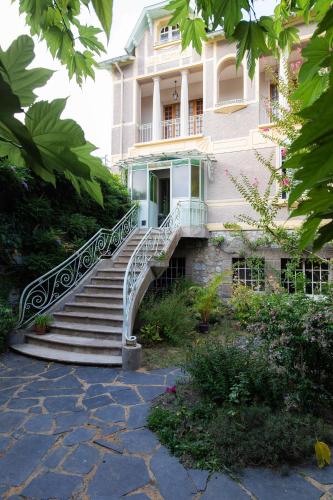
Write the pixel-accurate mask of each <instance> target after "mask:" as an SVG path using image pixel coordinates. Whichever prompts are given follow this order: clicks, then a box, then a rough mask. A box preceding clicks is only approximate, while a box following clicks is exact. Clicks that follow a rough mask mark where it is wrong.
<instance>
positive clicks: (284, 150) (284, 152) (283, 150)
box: [281, 148, 287, 158]
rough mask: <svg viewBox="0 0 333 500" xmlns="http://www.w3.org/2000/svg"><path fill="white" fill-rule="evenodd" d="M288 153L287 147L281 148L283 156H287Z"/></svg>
mask: <svg viewBox="0 0 333 500" xmlns="http://www.w3.org/2000/svg"><path fill="white" fill-rule="evenodd" d="M286 154H287V149H286V148H281V156H282V158H285V156H286Z"/></svg>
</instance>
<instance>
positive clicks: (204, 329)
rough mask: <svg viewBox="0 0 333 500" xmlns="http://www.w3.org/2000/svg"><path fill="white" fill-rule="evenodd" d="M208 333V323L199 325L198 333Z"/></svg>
mask: <svg viewBox="0 0 333 500" xmlns="http://www.w3.org/2000/svg"><path fill="white" fill-rule="evenodd" d="M208 331H209V323H204V322H201V323H199V332H200V333H208Z"/></svg>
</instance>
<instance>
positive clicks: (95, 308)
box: [64, 301, 123, 314]
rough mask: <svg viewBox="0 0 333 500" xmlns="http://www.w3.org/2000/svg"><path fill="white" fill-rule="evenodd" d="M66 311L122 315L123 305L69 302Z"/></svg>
mask: <svg viewBox="0 0 333 500" xmlns="http://www.w3.org/2000/svg"><path fill="white" fill-rule="evenodd" d="M64 310H65V311H72V312H79V313H86V312H87V313H90V312H92V313H97V314H122V311H123V304H114V303H113V304H105V303H102V302H97V303H96V302H94V303H89V302H88V301H87V302H67V304H66V305H65V308H64Z"/></svg>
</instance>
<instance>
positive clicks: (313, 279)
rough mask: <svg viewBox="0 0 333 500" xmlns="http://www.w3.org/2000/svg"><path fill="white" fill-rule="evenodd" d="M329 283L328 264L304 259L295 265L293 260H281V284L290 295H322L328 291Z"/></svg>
mask: <svg viewBox="0 0 333 500" xmlns="http://www.w3.org/2000/svg"><path fill="white" fill-rule="evenodd" d="M328 283H329V266H328V262H320V261H316V260H312V259H302V260H300V261H299V262H297V264H296V265H293V262H292V260H291V259H288V258H285V259H281V284H282V286H283V287H284V288H285V289H286V290H287V291H288V292H289V293H295V292H296V291H299V292H301V291H304V292H305V293H307V294H309V295H320V294H323V293H325V292H326V291H327V287H328Z"/></svg>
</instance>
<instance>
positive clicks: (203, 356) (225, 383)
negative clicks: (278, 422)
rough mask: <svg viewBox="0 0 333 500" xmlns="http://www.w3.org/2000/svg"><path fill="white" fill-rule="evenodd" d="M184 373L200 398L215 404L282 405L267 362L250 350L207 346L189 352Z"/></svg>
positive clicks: (278, 382) (277, 381)
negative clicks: (255, 403) (258, 403)
mask: <svg viewBox="0 0 333 500" xmlns="http://www.w3.org/2000/svg"><path fill="white" fill-rule="evenodd" d="M184 368H185V371H186V372H187V373H189V375H190V376H191V381H192V383H193V385H194V387H196V388H197V389H198V390H199V391H200V392H201V394H202V395H203V396H204V397H206V398H208V399H210V400H212V401H215V402H216V403H218V404H219V405H221V404H223V403H233V404H244V403H252V402H266V403H268V404H270V405H271V406H272V407H275V406H278V405H281V404H282V400H283V386H282V383H281V380H280V377H279V375H278V373H277V372H276V371H273V370H272V369H270V367H269V365H268V363H267V361H266V360H265V359H264V358H263V357H260V356H256V355H254V353H252V352H251V351H249V350H244V349H241V348H239V347H233V346H224V345H222V344H221V343H218V342H214V343H213V342H211V341H210V342H206V343H203V344H202V345H199V346H196V347H194V348H192V349H191V350H190V351H189V354H188V356H187V361H186V363H185V366H184Z"/></svg>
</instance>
